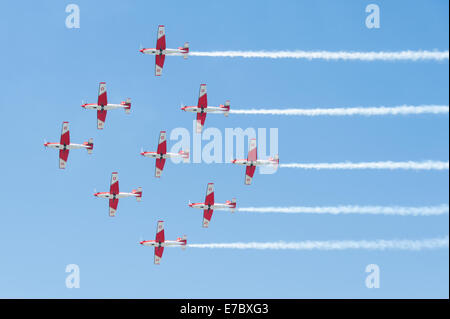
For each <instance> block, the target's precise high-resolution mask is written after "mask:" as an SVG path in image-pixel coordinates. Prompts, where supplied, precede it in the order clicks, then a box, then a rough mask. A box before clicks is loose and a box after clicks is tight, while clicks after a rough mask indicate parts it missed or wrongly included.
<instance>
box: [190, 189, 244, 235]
mask: <svg viewBox="0 0 450 319" xmlns="http://www.w3.org/2000/svg"><path fill="white" fill-rule="evenodd" d="M189 207H192V208H199V209H203V227H205V228H207V227H208V226H209V222H210V221H211V218H212V214H213V211H214V209H219V210H220V209H230V210H231V212H232V213H234V211H235V209H236V198H233V199H232V200H227V201H226V202H225V204H221V203H216V202H214V183H208V186H207V187H206V197H205V202H204V203H191V202H190V201H189Z"/></svg>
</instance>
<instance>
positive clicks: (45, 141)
mask: <svg viewBox="0 0 450 319" xmlns="http://www.w3.org/2000/svg"><path fill="white" fill-rule="evenodd" d="M45 144H47V140H46V139H45V138H44V148H45Z"/></svg>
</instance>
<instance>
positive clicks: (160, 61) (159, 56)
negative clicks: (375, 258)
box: [139, 25, 189, 76]
mask: <svg viewBox="0 0 450 319" xmlns="http://www.w3.org/2000/svg"><path fill="white" fill-rule="evenodd" d="M139 51H140V52H141V53H143V54H154V55H155V75H156V76H160V75H161V74H162V69H163V66H164V60H165V59H166V55H183V57H184V58H185V59H187V57H188V53H189V42H185V43H184V45H183V46H182V47H179V48H178V49H167V48H166V31H165V27H164V26H163V25H160V26H158V35H157V40H156V48H143V49H140V50H139Z"/></svg>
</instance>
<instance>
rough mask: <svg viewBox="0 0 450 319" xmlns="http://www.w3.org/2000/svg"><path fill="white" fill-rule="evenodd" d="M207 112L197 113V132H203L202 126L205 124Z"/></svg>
mask: <svg viewBox="0 0 450 319" xmlns="http://www.w3.org/2000/svg"><path fill="white" fill-rule="evenodd" d="M205 120H206V113H197V128H196V131H197V133H201V132H202V128H203V126H204V125H205Z"/></svg>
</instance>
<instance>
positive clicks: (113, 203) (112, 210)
mask: <svg viewBox="0 0 450 319" xmlns="http://www.w3.org/2000/svg"><path fill="white" fill-rule="evenodd" d="M117 205H119V199H118V198H114V199H110V200H109V216H111V217H114V216H116V211H117Z"/></svg>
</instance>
